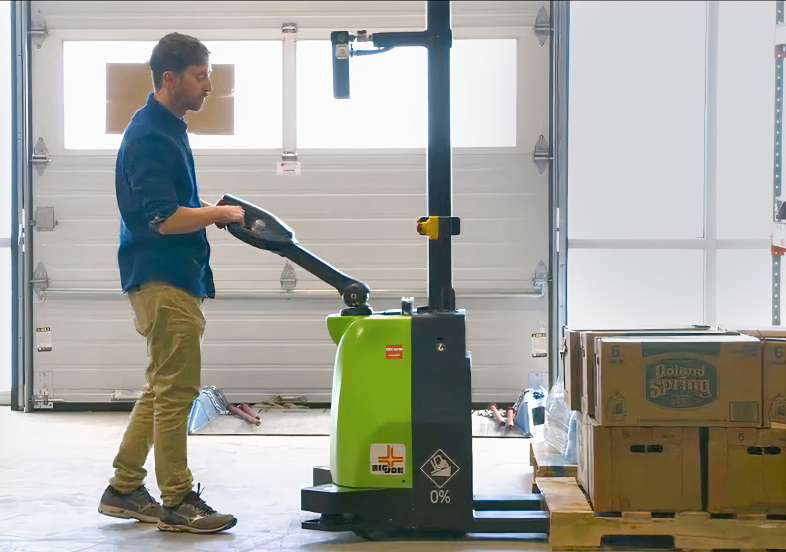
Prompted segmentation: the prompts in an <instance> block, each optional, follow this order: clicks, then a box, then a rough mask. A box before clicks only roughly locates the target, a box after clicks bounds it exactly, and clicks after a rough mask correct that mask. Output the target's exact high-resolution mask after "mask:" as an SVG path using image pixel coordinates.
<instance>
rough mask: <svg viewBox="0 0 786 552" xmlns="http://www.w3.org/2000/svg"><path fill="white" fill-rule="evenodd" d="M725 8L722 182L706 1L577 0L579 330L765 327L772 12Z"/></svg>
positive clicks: (574, 259)
mask: <svg viewBox="0 0 786 552" xmlns="http://www.w3.org/2000/svg"><path fill="white" fill-rule="evenodd" d="M717 5H718V9H719V24H718V44H717V56H718V57H717V59H718V71H717V119H714V122H716V123H717V168H716V174H717V178H714V177H712V175H711V174H710V173H705V171H706V169H707V167H706V166H705V159H709V161H708V162H712V161H713V160H714V159H715V157H714V156H712V155H711V154H710V152H709V150H708V149H707V147H706V146H705V139H706V134H705V128H707V129H710V132H711V131H712V130H711V129H712V126H713V125H712V124H710V123H712V122H713V120H712V119H713V114H712V110H710V111H707V110H706V108H707V106H708V105H709V104H708V98H709V96H708V94H712V92H713V90H712V85H711V82H710V81H708V80H707V75H706V70H707V65H706V59H707V55H708V47H707V36H708V35H707V13H708V12H707V9H708V7H707V6H708V5H707V3H705V2H679V3H676V2H573V3H571V36H570V116H569V125H570V127H569V169H568V179H569V183H568V190H569V191H568V194H569V200H568V201H569V204H568V217H569V220H568V237H569V252H568V323H569V324H570V325H573V326H577V327H578V326H583V327H591V326H594V327H600V326H625V325H629V326H630V325H649V324H657V325H663V324H700V323H709V324H715V323H717V324H722V325H727V326H734V325H751V324H754V325H769V324H770V310H771V304H770V301H771V293H770V289H771V287H770V286H771V273H772V270H771V257H770V255H769V251H768V248H769V245H768V243H769V233H770V225H771V222H772V215H771V213H772V180H773V169H772V166H773V126H774V94H775V89H774V73H775V62H774V58H773V46H774V40H773V36H774V27H775V2H747V1H746V2H739V1H738V2H731V1H730V2H719V3H717ZM743 29H744V31H743ZM705 112H706V113H705ZM708 117H709V119H708ZM707 174H710V176H709V177H708V176H707ZM708 178H709V179H708ZM711 188H712V189H715V190H716V193H717V207H715V203H713V200H712V198H711V194H710V192H711ZM713 220H717V226H715V224H714V223H713ZM716 230H717V232H716ZM716 256H717V258H716Z"/></svg>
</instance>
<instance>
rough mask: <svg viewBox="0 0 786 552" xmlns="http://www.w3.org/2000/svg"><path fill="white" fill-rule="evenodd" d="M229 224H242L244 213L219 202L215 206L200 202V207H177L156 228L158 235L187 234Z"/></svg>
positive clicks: (233, 206) (235, 207)
mask: <svg viewBox="0 0 786 552" xmlns="http://www.w3.org/2000/svg"><path fill="white" fill-rule="evenodd" d="M230 222H237V223H238V224H243V223H244V222H245V212H244V211H243V208H242V207H240V206H239V205H227V204H226V203H224V202H223V201H219V202H218V203H217V204H216V205H210V204H209V203H207V202H205V201H202V207H197V208H193V207H178V208H177V211H175V212H174V214H173V215H172V216H170V217H169V218H168V219H166V220H165V221H164V222H162V223H161V224H160V225H159V226H158V232H159V233H160V234H187V233H189V232H196V231H197V230H201V229H202V228H204V227H206V226H210V225H211V224H215V225H216V226H218V227H219V228H223V227H224V226H226V225H227V224H229V223H230Z"/></svg>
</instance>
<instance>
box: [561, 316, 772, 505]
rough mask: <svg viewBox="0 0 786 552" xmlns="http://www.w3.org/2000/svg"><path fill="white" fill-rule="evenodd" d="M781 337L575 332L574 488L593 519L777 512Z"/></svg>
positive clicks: (694, 333) (720, 334)
mask: <svg viewBox="0 0 786 552" xmlns="http://www.w3.org/2000/svg"><path fill="white" fill-rule="evenodd" d="M780 331H781V332H782V333H781V334H779V335H767V336H764V335H756V334H754V333H753V331H746V332H745V333H746V334H747V335H745V334H743V335H740V334H738V333H736V332H734V333H733V332H718V331H714V332H713V331H703V332H701V331H699V332H697V331H696V330H695V329H694V330H692V331H690V330H686V329H683V330H679V329H677V330H671V331H669V330H661V331H657V330H650V331H641V330H635V331H628V332H625V331H606V332H596V331H585V332H577V333H578V334H579V338H578V340H579V343H580V344H581V346H580V348H579V350H580V354H581V355H582V356H581V361H582V363H581V366H582V369H581V370H580V371H578V373H576V371H573V374H572V375H573V376H574V379H573V380H572V381H575V379H576V378H581V382H582V384H581V385H580V386H578V389H575V388H574V393H581V396H582V400H581V401H580V405H581V418H580V419H581V424H580V425H581V431H579V432H578V441H579V459H578V467H577V468H578V469H577V473H578V476H577V478H578V480H579V483H580V484H581V485H582V486H583V488H584V489H585V491H586V492H587V493H588V494H589V496H590V498H591V500H592V503H593V506H594V508H595V510H596V511H650V512H680V511H702V510H706V511H709V512H713V513H724V514H729V513H759V514H761V513H764V514H783V513H786V332H783V330H780ZM689 334H693V335H689ZM566 335H567V333H566ZM574 339H575V338H574ZM569 362H570V364H569ZM573 365H574V364H573V359H570V361H569V360H568V359H567V355H566V364H565V366H566V373H567V369H568V366H570V367H571V369H572V368H573ZM566 377H567V376H566ZM566 402H567V399H566ZM569 406H571V405H570V404H569Z"/></svg>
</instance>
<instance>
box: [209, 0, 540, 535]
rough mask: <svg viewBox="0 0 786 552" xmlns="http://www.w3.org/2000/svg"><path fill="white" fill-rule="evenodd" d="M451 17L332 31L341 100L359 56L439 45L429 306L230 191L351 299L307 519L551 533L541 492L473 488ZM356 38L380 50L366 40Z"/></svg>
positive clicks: (289, 250)
mask: <svg viewBox="0 0 786 552" xmlns="http://www.w3.org/2000/svg"><path fill="white" fill-rule="evenodd" d="M450 21H451V14H450V2H447V1H428V2H426V30H425V31H423V32H397V33H375V34H373V35H366V33H365V31H360V32H359V33H358V35H357V36H352V35H351V34H350V33H349V32H347V31H336V32H333V33H332V34H331V40H332V45H333V89H334V96H335V97H336V98H345V99H348V98H349V58H350V57H351V56H353V55H370V54H376V53H381V52H385V51H387V50H390V49H391V48H394V47H401V46H421V47H425V48H426V49H427V51H428V148H427V179H428V193H427V211H428V216H425V217H421V218H420V219H419V220H418V221H417V225H416V228H417V231H418V232H419V233H420V234H422V235H424V236H427V237H428V240H427V241H428V305H426V306H422V307H417V308H415V306H414V305H413V301H412V298H404V299H403V300H402V308H401V310H397V311H394V312H392V311H385V312H384V313H373V312H372V310H371V309H370V307H369V306H368V304H367V300H368V297H369V294H370V291H369V288H368V286H366V285H365V284H364V283H362V282H360V281H358V280H355V279H353V278H350V277H349V276H347V275H345V274H342V273H341V272H339V271H338V270H337V269H335V268H333V267H332V266H330V265H329V264H327V263H326V262H324V261H322V260H321V259H318V258H317V257H315V256H313V255H312V254H311V253H309V252H308V251H306V250H305V249H303V248H301V247H300V246H299V245H297V241H296V240H295V239H294V233H293V232H292V230H291V229H289V228H288V227H287V226H286V225H285V224H284V223H283V222H282V221H280V220H278V219H277V218H276V217H275V216H273V215H272V214H270V213H267V212H266V211H264V210H263V209H260V208H259V207H256V206H254V205H251V204H248V203H246V202H244V201H243V200H241V199H238V198H235V197H232V196H228V195H227V196H224V201H225V202H226V203H228V204H234V205H242V206H243V207H244V209H245V212H246V220H245V223H244V225H239V224H236V223H233V224H229V225H227V227H226V228H227V230H228V231H229V232H231V233H232V234H233V235H235V236H236V237H237V238H238V239H240V240H242V241H244V242H246V243H248V244H250V245H253V246H255V247H258V248H260V249H266V250H270V251H273V252H275V253H277V254H278V255H281V256H283V257H286V258H288V259H290V260H292V261H293V262H295V263H297V264H299V265H300V266H301V267H302V268H304V269H306V270H308V271H309V272H311V273H312V274H314V275H316V276H317V277H318V278H320V279H322V280H324V281H325V282H327V283H329V284H330V285H332V286H333V287H335V288H336V289H337V290H338V291H339V293H340V294H341V295H342V297H343V299H344V303H345V305H346V308H344V309H343V310H342V311H341V313H340V314H336V315H331V316H329V317H328V319H327V324H328V330H329V332H330V335H331V337H332V338H333V340H334V342H335V343H336V344H337V345H338V352H337V355H336V366H335V370H334V381H333V397H332V405H333V406H332V408H331V417H332V429H331V462H330V468H322V467H318V468H315V469H314V474H313V486H311V487H308V488H305V489H302V490H301V509H302V510H304V511H307V512H314V513H317V514H320V517H319V518H318V519H313V520H309V521H305V522H303V524H302V526H303V528H306V529H315V530H320V531H354V532H355V533H356V534H358V535H361V536H364V537H369V538H374V537H376V536H393V537H395V536H402V537H417V536H425V537H436V538H451V537H460V536H464V535H466V534H468V533H519V534H527V535H532V534H540V535H543V534H544V533H548V532H549V527H550V519H549V515H548V513H547V512H545V511H544V503H543V497H542V495H540V494H523V493H522V494H521V495H519V496H514V497H483V496H474V495H473V483H472V423H471V392H472V389H471V370H470V368H471V357H470V354H469V352H468V351H467V349H466V328H465V313H464V311H463V310H459V309H457V308H456V297H455V292H454V290H453V261H452V239H453V236H454V235H458V234H459V231H460V221H459V219H458V218H457V217H454V216H453V215H452V213H451V207H452V183H451V178H452V154H451V145H450V48H451V44H452V32H451V28H450ZM355 40H357V41H358V42H371V43H373V45H374V46H375V47H376V48H377V49H376V50H353V49H352V47H351V42H353V41H355ZM522 537H523V538H527V537H526V536H525V535H522ZM530 538H531V537H530ZM540 538H542V537H540Z"/></svg>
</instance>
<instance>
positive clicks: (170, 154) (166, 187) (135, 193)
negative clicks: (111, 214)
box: [115, 93, 215, 297]
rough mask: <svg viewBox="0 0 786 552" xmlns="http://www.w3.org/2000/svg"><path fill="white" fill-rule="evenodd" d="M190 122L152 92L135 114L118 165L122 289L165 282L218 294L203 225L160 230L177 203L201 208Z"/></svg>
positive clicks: (202, 293) (204, 294)
mask: <svg viewBox="0 0 786 552" xmlns="http://www.w3.org/2000/svg"><path fill="white" fill-rule="evenodd" d="M186 128H187V125H186V123H185V122H184V121H183V120H182V119H179V118H178V117H177V116H175V114H174V113H172V112H171V111H170V110H169V109H168V108H167V107H165V106H163V105H161V103H159V102H158V100H156V99H155V98H154V97H153V94H152V93H151V94H150V95H149V96H148V97H147V103H146V104H145V107H143V108H142V109H140V110H139V111H137V112H136V113H135V114H134V116H133V117H132V118H131V122H130V123H129V124H128V127H126V131H125V133H124V134H123V141H122V143H121V144H120V150H119V151H118V152H117V165H116V166H115V190H116V192H117V206H118V207H119V208H120V247H119V248H118V250H117V262H118V265H119V266H120V282H121V284H122V286H123V291H124V292H128V291H132V290H133V289H134V288H135V287H136V286H138V285H140V284H144V283H147V282H166V283H168V284H170V285H172V286H175V287H179V288H182V289H184V290H186V291H189V292H191V293H193V294H194V295H198V296H199V297H214V296H215V286H214V285H213V272H212V271H211V270H210V264H209V260H210V245H209V244H208V243H207V233H206V232H205V229H204V228H203V229H201V230H197V231H196V232H189V233H187V234H166V235H165V234H159V233H158V226H159V225H160V224H161V223H162V222H163V221H165V220H166V219H167V218H169V217H170V216H172V214H173V213H174V212H175V211H176V210H177V208H178V207H195V208H197V207H202V204H201V202H200V201H199V190H198V189H197V182H196V173H195V171H194V157H193V155H192V154H191V147H190V146H189V145H188V134H186Z"/></svg>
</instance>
